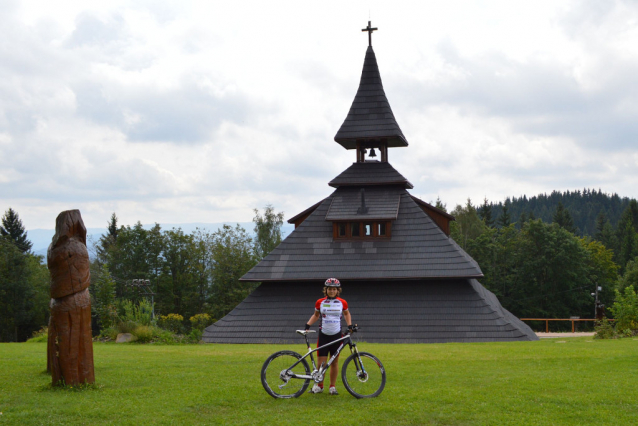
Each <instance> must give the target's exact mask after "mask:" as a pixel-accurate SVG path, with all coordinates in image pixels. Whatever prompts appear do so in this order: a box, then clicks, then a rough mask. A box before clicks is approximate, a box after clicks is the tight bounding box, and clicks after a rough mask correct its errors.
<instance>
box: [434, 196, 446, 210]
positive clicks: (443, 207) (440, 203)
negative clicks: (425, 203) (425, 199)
mask: <svg viewBox="0 0 638 426" xmlns="http://www.w3.org/2000/svg"><path fill="white" fill-rule="evenodd" d="M434 207H436V208H437V209H439V210H443V211H444V212H445V213H447V206H446V205H445V204H444V203H443V201H441V197H436V203H435V204H434Z"/></svg>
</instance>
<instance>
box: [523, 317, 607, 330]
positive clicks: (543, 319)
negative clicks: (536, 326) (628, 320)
mask: <svg viewBox="0 0 638 426" xmlns="http://www.w3.org/2000/svg"><path fill="white" fill-rule="evenodd" d="M521 321H545V333H549V322H550V321H571V322H572V333H573V332H574V322H576V321H599V320H597V319H594V318H567V319H566V318H521ZM609 321H614V320H613V319H610V320H609Z"/></svg>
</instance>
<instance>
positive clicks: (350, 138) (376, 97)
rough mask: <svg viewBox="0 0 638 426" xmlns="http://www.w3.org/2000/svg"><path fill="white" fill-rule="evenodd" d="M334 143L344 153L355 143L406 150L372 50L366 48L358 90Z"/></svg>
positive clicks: (405, 143)
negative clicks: (381, 145)
mask: <svg viewBox="0 0 638 426" xmlns="http://www.w3.org/2000/svg"><path fill="white" fill-rule="evenodd" d="M368 26H369V25H368ZM369 34H370V33H369ZM334 139H335V142H338V143H339V144H341V146H343V147H344V148H346V149H356V148H357V142H380V143H382V144H384V145H386V146H387V147H404V146H408V141H407V140H406V139H405V136H403V132H402V131H401V128H400V127H399V125H398V124H397V121H396V119H395V118H394V114H393V113H392V108H390V103H389V102H388V98H387V97H386V96H385V91H384V90H383V84H382V82H381V75H380V74H379V66H378V65H377V58H376V56H375V54H374V50H373V49H372V46H368V50H367V51H366V57H365V60H364V62H363V71H362V72H361V81H360V83H359V90H357V94H356V96H355V97H354V101H353V102H352V106H351V107H350V111H349V112H348V116H347V117H346V119H345V121H344V122H343V124H342V125H341V128H340V129H339V131H338V132H337V134H336V135H335V138H334Z"/></svg>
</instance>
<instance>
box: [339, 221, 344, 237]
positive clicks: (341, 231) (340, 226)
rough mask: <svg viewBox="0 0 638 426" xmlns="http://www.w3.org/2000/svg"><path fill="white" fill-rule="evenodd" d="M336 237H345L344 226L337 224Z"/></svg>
mask: <svg viewBox="0 0 638 426" xmlns="http://www.w3.org/2000/svg"><path fill="white" fill-rule="evenodd" d="M337 236H339V237H345V236H346V224H345V223H339V224H337Z"/></svg>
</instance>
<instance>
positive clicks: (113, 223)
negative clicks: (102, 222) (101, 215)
mask: <svg viewBox="0 0 638 426" xmlns="http://www.w3.org/2000/svg"><path fill="white" fill-rule="evenodd" d="M107 230H108V231H109V235H110V236H111V237H113V241H115V240H117V232H118V228H117V216H116V215H115V212H113V214H112V215H111V220H110V221H109V222H108V226H107Z"/></svg>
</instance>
